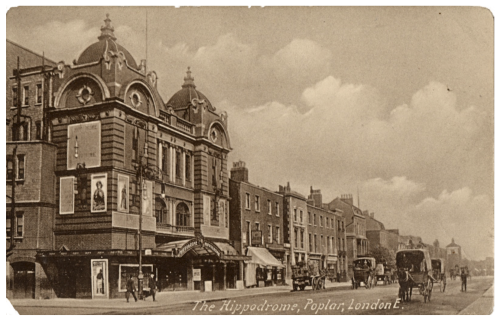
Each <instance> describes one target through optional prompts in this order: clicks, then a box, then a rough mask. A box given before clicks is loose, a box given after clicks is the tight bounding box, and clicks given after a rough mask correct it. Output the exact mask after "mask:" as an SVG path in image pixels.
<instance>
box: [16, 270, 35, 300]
mask: <svg viewBox="0 0 500 322" xmlns="http://www.w3.org/2000/svg"><path fill="white" fill-rule="evenodd" d="M12 268H13V270H14V298H15V299H34V298H35V263H30V262H18V263H13V264H12Z"/></svg>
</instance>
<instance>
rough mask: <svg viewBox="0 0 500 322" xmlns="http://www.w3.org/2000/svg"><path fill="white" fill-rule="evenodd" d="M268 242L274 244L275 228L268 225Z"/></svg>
mask: <svg viewBox="0 0 500 322" xmlns="http://www.w3.org/2000/svg"><path fill="white" fill-rule="evenodd" d="M267 234H268V235H267V242H268V243H269V244H272V243H273V226H271V225H267Z"/></svg>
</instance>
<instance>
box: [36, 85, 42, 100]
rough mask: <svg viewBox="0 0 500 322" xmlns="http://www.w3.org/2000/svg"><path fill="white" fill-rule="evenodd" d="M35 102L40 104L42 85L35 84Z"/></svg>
mask: <svg viewBox="0 0 500 322" xmlns="http://www.w3.org/2000/svg"><path fill="white" fill-rule="evenodd" d="M36 102H37V104H40V103H42V84H36Z"/></svg>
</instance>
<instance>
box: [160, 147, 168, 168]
mask: <svg viewBox="0 0 500 322" xmlns="http://www.w3.org/2000/svg"><path fill="white" fill-rule="evenodd" d="M160 144H161V143H160ZM161 168H162V170H163V172H166V173H169V171H168V146H162V149H161Z"/></svg>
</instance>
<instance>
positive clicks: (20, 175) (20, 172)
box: [17, 154, 25, 180]
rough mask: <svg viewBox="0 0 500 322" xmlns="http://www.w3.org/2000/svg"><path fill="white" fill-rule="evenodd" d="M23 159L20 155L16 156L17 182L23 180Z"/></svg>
mask: <svg viewBox="0 0 500 322" xmlns="http://www.w3.org/2000/svg"><path fill="white" fill-rule="evenodd" d="M24 159H25V156H24V155H22V154H20V155H18V156H17V180H24Z"/></svg>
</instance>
